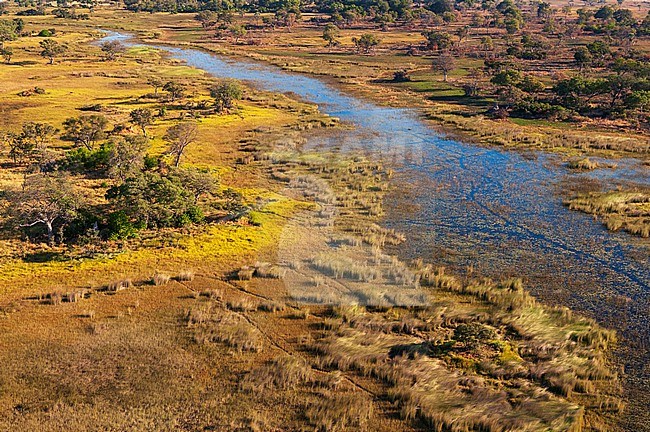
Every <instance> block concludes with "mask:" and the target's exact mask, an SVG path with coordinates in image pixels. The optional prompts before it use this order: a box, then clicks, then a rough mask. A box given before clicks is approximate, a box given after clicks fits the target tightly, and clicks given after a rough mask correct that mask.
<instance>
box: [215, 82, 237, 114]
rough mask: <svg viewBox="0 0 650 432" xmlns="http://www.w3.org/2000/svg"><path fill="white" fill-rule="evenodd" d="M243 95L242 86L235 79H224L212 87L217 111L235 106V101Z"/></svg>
mask: <svg viewBox="0 0 650 432" xmlns="http://www.w3.org/2000/svg"><path fill="white" fill-rule="evenodd" d="M242 95H243V92H242V89H241V86H240V85H239V84H237V83H236V82H235V81H224V82H222V83H220V84H217V85H215V86H214V87H212V88H211V89H210V96H212V97H213V98H214V103H215V107H216V110H217V112H223V111H224V110H226V109H231V108H233V106H234V102H235V101H236V100H239V99H241V98H242Z"/></svg>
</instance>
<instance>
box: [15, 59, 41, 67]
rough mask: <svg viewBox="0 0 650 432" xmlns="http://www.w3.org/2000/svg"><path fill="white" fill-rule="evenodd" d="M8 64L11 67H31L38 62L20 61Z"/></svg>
mask: <svg viewBox="0 0 650 432" xmlns="http://www.w3.org/2000/svg"><path fill="white" fill-rule="evenodd" d="M8 64H9V65H11V66H31V65H35V64H39V62H37V61H35V60H21V61H16V62H11V63H8Z"/></svg>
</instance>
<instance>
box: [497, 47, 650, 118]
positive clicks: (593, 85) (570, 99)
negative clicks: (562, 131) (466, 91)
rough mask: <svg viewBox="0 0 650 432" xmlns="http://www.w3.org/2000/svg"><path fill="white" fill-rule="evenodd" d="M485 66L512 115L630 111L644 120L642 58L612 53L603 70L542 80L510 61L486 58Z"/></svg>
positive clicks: (649, 80) (647, 89) (649, 99)
mask: <svg viewBox="0 0 650 432" xmlns="http://www.w3.org/2000/svg"><path fill="white" fill-rule="evenodd" d="M486 69H487V71H488V73H489V74H490V76H491V80H490V81H491V83H492V84H493V85H495V86H496V87H497V89H498V90H497V93H498V95H499V100H500V103H501V104H502V105H505V106H506V107H508V108H509V109H511V112H512V113H513V114H515V115H517V116H523V117H534V118H566V117H570V116H573V115H575V114H580V115H584V116H591V117H605V116H609V117H633V118H636V119H637V120H643V121H647V118H646V117H647V112H648V108H650V64H648V62H647V61H645V60H644V59H637V58H630V57H618V58H616V59H615V60H612V61H610V62H608V63H607V70H608V72H606V73H602V70H601V71H600V73H598V74H597V76H594V77H591V76H588V75H586V74H578V75H576V76H572V77H567V78H561V79H558V80H557V81H556V82H555V83H554V84H553V85H551V86H548V85H546V84H545V83H544V82H542V81H540V80H539V79H538V78H536V77H534V76H532V75H530V74H525V73H522V72H521V71H520V70H519V69H518V68H517V67H516V65H515V64H514V63H512V62H508V61H488V62H486Z"/></svg>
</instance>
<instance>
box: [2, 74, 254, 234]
mask: <svg viewBox="0 0 650 432" xmlns="http://www.w3.org/2000/svg"><path fill="white" fill-rule="evenodd" d="M150 83H151V84H152V85H153V86H155V88H156V89H157V88H158V87H161V86H162V87H163V88H164V87H167V89H168V90H176V97H179V98H180V97H183V95H182V91H181V93H180V94H179V93H178V91H177V90H178V88H179V87H180V88H183V86H180V85H179V84H177V83H174V84H176V85H172V83H171V82H168V83H166V84H164V85H163V84H162V83H161V82H160V81H159V80H157V79H152V80H151V82H150ZM210 93H211V95H212V97H213V99H214V107H213V110H214V111H215V112H224V111H226V110H228V109H231V108H233V107H234V106H235V101H236V100H238V99H240V98H241V97H242V90H241V88H240V87H239V85H238V84H236V83H234V82H230V81H224V82H221V83H219V84H217V85H215V86H213V87H212V88H210ZM155 119H156V115H155V114H154V112H153V111H152V110H151V109H150V108H136V109H134V110H132V111H131V112H130V113H129V123H131V125H132V126H133V127H134V128H137V130H139V132H141V133H134V132H127V131H128V129H127V128H125V127H114V128H113V129H112V130H109V120H108V119H107V118H106V117H105V116H104V115H102V114H100V113H97V114H95V113H93V114H84V115H81V116H78V117H71V118H68V119H67V120H65V121H64V122H63V125H62V131H60V138H61V139H64V140H68V141H71V142H72V143H74V147H73V148H72V149H70V150H67V151H65V152H61V151H55V150H54V149H53V148H51V146H50V143H51V141H52V139H53V138H54V136H56V135H57V134H58V133H59V130H58V129H56V128H55V127H54V126H52V125H49V124H46V123H35V122H29V123H25V124H23V126H22V129H21V131H20V132H17V133H6V134H3V135H2V136H1V137H0V138H1V140H0V143H2V144H3V147H4V149H5V150H6V151H7V152H8V155H9V156H10V157H11V159H12V161H13V162H14V164H16V165H17V166H23V167H24V168H25V180H24V183H23V185H22V187H21V189H20V190H19V191H16V192H14V193H9V194H7V198H8V199H9V200H11V205H9V206H8V209H9V213H10V216H11V217H12V218H13V220H14V221H15V222H16V225H17V226H19V227H22V228H23V229H25V230H26V232H27V234H28V235H31V236H34V237H36V238H38V237H40V236H44V237H46V238H47V240H48V241H49V242H50V243H53V242H55V241H57V240H59V241H61V242H64V241H76V242H79V243H82V242H84V241H87V240H88V239H95V240H97V241H101V239H123V238H129V237H133V236H135V235H136V234H137V231H138V230H140V229H152V228H162V227H181V226H186V225H189V224H196V223H200V222H202V221H203V219H204V206H205V205H206V203H207V204H210V205H212V206H213V207H215V208H221V209H223V204H219V203H220V202H221V203H223V201H224V199H222V198H221V197H220V194H221V192H220V187H219V183H218V181H217V179H216V177H215V176H214V175H213V174H212V173H210V172H208V171H204V170H198V169H194V168H186V167H182V166H181V161H182V158H183V156H184V154H185V152H186V150H187V148H188V147H189V146H191V145H193V144H195V143H196V142H197V139H198V127H197V124H196V123H195V122H194V121H179V122H178V123H176V124H174V125H173V126H171V127H169V128H168V129H167V130H166V133H165V134H164V136H163V139H164V140H165V141H166V142H167V144H168V148H167V152H166V154H163V156H161V157H153V156H150V155H147V150H148V147H149V139H150V138H149V135H148V130H147V128H148V127H149V126H151V125H152V124H153V123H154V122H155ZM167 156H169V157H171V162H170V163H168V162H167V160H168V159H167ZM77 175H89V176H92V177H93V178H105V179H106V182H105V184H106V193H105V197H106V200H107V203H108V204H107V205H103V206H99V207H97V206H93V205H91V204H90V203H89V202H88V200H86V199H85V198H84V196H83V194H81V193H80V192H79V189H78V188H76V187H75V182H74V181H73V176H77ZM206 198H212V199H206ZM226 201H227V202H228V207H227V208H230V209H233V208H234V209H239V208H240V197H238V196H237V194H234V193H232V192H228V193H227V197H226Z"/></svg>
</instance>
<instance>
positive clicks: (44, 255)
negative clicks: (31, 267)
mask: <svg viewBox="0 0 650 432" xmlns="http://www.w3.org/2000/svg"><path fill="white" fill-rule="evenodd" d="M23 261H24V262H27V263H46V262H63V261H67V258H66V257H65V255H64V254H63V252H52V251H41V252H33V253H29V254H27V255H25V256H24V257H23Z"/></svg>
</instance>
